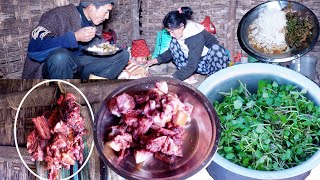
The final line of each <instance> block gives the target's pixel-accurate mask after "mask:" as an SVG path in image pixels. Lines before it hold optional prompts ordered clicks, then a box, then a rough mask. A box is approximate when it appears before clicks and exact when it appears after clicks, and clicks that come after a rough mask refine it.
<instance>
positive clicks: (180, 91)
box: [94, 77, 220, 180]
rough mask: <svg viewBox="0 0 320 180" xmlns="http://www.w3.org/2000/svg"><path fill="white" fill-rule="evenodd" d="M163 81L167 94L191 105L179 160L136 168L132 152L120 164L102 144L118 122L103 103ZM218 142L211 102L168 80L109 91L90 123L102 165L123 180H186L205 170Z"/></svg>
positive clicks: (146, 80) (134, 83)
mask: <svg viewBox="0 0 320 180" xmlns="http://www.w3.org/2000/svg"><path fill="white" fill-rule="evenodd" d="M159 81H166V82H167V83H168V87H169V92H172V93H176V94H177V95H178V97H179V99H180V100H181V101H182V102H188V103H190V104H192V105H194V110H193V113H192V115H191V119H192V120H191V122H190V126H189V127H187V128H186V132H185V133H184V142H185V143H184V145H183V147H182V148H183V149H182V151H183V157H182V158H181V159H178V160H177V161H176V162H174V163H172V164H167V163H164V162H161V161H159V160H157V159H152V160H150V161H148V162H147V163H146V164H143V165H137V164H136V163H135V159H134V156H133V153H132V151H130V153H129V155H127V156H126V157H125V159H123V160H122V161H121V162H119V161H118V155H117V154H116V153H115V152H114V151H113V150H112V149H111V148H109V147H108V146H105V145H104V144H105V142H106V137H107V134H106V130H107V128H108V127H111V126H112V125H116V124H117V123H119V118H117V117H115V116H113V115H112V114H111V112H110V111H109V108H107V106H106V104H107V102H109V101H110V100H111V99H112V98H114V97H116V96H118V95H120V94H122V93H128V94H130V95H134V94H141V93H145V92H147V91H149V90H151V89H153V88H155V83H156V82H159ZM219 139H220V121H219V118H218V116H217V113H216V111H215V110H214V108H213V106H212V105H211V103H210V102H209V101H208V99H207V98H206V97H205V96H204V95H203V94H202V93H201V92H200V91H199V90H197V89H196V88H194V87H192V86H190V85H188V84H186V83H184V82H182V81H178V80H175V79H172V78H165V77H147V78H141V79H138V80H133V81H129V82H127V83H123V84H122V85H121V86H119V87H118V88H117V89H115V90H114V91H112V92H111V93H110V94H109V95H108V96H107V97H106V98H105V100H104V101H103V102H102V104H101V106H100V109H99V111H98V112H97V114H96V116H95V121H94V141H95V146H96V148H97V150H98V153H99V155H100V157H101V159H102V160H103V162H104V163H105V164H106V165H108V166H109V167H110V168H111V169H112V170H113V171H115V172H116V173H118V174H119V175H121V176H123V177H125V178H127V179H162V180H164V179H167V180H173V179H186V178H188V177H190V176H192V175H194V174H196V173H197V172H198V171H200V170H201V169H203V168H205V167H206V166H207V165H209V163H210V162H211V160H212V157H213V155H214V153H215V152H216V150H217V147H218V144H219Z"/></svg>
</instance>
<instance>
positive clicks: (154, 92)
mask: <svg viewBox="0 0 320 180" xmlns="http://www.w3.org/2000/svg"><path fill="white" fill-rule="evenodd" d="M107 107H108V108H109V110H110V112H111V113H112V114H113V115H115V116H117V117H121V120H120V121H119V124H118V125H116V126H112V127H110V128H109V129H108V132H109V133H108V137H107V139H108V141H107V142H106V145H107V146H108V147H110V148H111V149H113V150H114V151H115V152H116V153H118V155H119V160H122V159H123V158H124V156H125V155H126V154H128V152H130V151H131V152H133V153H134V156H135V160H136V163H137V164H139V163H142V162H145V161H147V160H148V159H150V158H152V157H155V158H156V159H159V160H161V161H164V162H166V163H174V161H175V160H176V159H177V158H179V157H183V152H182V142H183V133H184V131H185V128H184V127H185V126H186V124H187V123H189V122H190V121H191V113H192V111H193V105H191V104H190V103H187V102H186V103H184V102H181V100H180V99H179V97H178V95H177V94H174V93H170V92H169V88H168V84H167V83H166V82H165V81H160V82H157V83H156V84H155V88H154V89H151V90H149V91H147V92H145V93H143V94H135V95H130V94H127V93H123V94H121V95H119V96H117V97H114V98H112V99H111V100H110V101H109V102H108V103H107ZM126 152H127V153H126Z"/></svg>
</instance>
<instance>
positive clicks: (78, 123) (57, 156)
mask: <svg viewBox="0 0 320 180" xmlns="http://www.w3.org/2000/svg"><path fill="white" fill-rule="evenodd" d="M32 121H33V123H34V125H35V129H34V130H33V131H32V132H31V133H30V134H29V135H28V137H27V149H28V153H30V154H31V155H32V156H31V160H32V161H44V162H45V169H47V170H49V174H48V179H56V178H57V176H58V172H59V170H60V169H61V168H62V167H63V168H67V169H69V168H70V165H75V163H76V161H79V163H80V164H82V162H83V154H82V151H83V149H84V144H83V140H82V136H83V135H85V134H87V133H88V131H87V130H86V129H85V126H84V119H83V117H81V115H80V106H79V105H78V104H77V103H76V97H75V96H74V95H73V94H71V93H67V94H64V95H61V96H60V98H59V99H58V100H57V106H56V107H55V108H54V109H53V110H52V111H50V112H46V113H44V114H43V115H42V116H39V117H36V118H33V119H32Z"/></svg>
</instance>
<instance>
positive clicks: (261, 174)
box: [198, 63, 320, 180]
mask: <svg viewBox="0 0 320 180" xmlns="http://www.w3.org/2000/svg"><path fill="white" fill-rule="evenodd" d="M262 79H270V80H273V81H277V82H278V83H279V84H292V85H296V86H297V87H298V88H299V89H302V88H305V89H306V90H307V91H308V93H307V96H306V97H307V98H308V99H310V100H311V101H313V102H314V103H315V104H316V105H320V96H319V94H320V88H319V87H318V85H317V84H315V83H314V82H313V81H311V80H309V79H308V78H306V77H305V76H303V75H301V74H299V73H298V72H296V71H293V70H291V69H288V68H285V67H282V66H278V65H272V64H266V63H249V64H240V65H235V66H232V67H228V68H226V69H223V70H221V71H219V72H217V73H215V74H213V75H211V76H210V77H208V78H207V79H206V80H205V81H204V82H203V83H202V84H201V85H200V86H199V88H198V89H199V90H200V91H201V92H202V93H203V94H204V95H206V96H207V98H208V99H209V101H210V102H211V103H213V102H215V101H222V100H223V95H221V94H219V92H229V91H230V89H231V88H233V89H235V88H237V87H239V82H238V80H240V81H241V82H242V83H244V84H246V85H247V86H246V87H247V88H248V90H249V91H250V92H256V91H257V89H258V81H259V80H262ZM213 161H214V162H213V163H214V165H213V166H214V167H215V168H216V169H215V170H216V171H215V173H216V174H215V175H216V176H217V177H216V176H215V177H214V178H216V179H229V178H231V179H237V180H252V179H286V180H287V179H295V180H297V179H302V178H301V176H304V177H305V176H306V175H307V172H308V171H310V170H311V169H313V168H315V167H316V166H317V165H319V164H320V150H318V151H317V152H316V153H315V154H314V155H313V156H312V157H311V158H310V159H309V160H307V161H305V162H303V163H302V164H300V165H298V166H295V167H293V168H290V169H286V170H280V171H258V170H251V169H247V168H244V167H241V166H239V165H237V164H234V163H232V162H231V161H228V160H227V159H225V158H223V157H222V156H221V155H219V154H218V153H216V154H215V156H214V157H213ZM297 176H298V177H300V178H294V177H297ZM303 179H304V178H303Z"/></svg>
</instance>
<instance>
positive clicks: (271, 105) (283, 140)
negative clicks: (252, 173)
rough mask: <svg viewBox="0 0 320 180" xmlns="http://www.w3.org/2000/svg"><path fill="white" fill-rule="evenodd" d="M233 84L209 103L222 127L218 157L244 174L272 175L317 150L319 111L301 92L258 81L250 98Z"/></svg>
mask: <svg viewBox="0 0 320 180" xmlns="http://www.w3.org/2000/svg"><path fill="white" fill-rule="evenodd" d="M239 83H240V86H239V88H237V89H231V91H230V92H228V93H221V94H223V95H224V96H225V97H224V100H223V101H222V102H221V103H219V102H214V107H215V109H216V110H217V113H218V115H219V117H220V120H221V127H222V134H221V140H220V145H219V149H218V153H219V154H220V155H222V156H223V157H224V158H226V159H228V160H230V161H231V162H233V163H235V164H238V165H240V166H243V167H246V168H249V169H255V170H265V171H277V170H282V169H288V168H291V167H294V166H297V165H299V164H301V163H302V162H304V161H306V160H307V159H309V158H310V157H311V156H312V155H313V154H315V152H316V151H317V150H319V143H320V140H319V139H320V107H319V106H316V105H315V104H314V103H313V102H311V101H310V100H308V99H307V98H306V97H305V94H306V93H307V91H306V90H305V89H303V90H301V91H299V90H298V89H297V87H295V86H292V85H279V84H278V83H277V82H275V81H274V82H271V81H267V80H261V81H259V83H258V90H257V93H256V94H251V93H250V92H249V91H248V90H247V88H246V85H244V84H242V83H241V82H240V81H239Z"/></svg>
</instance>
